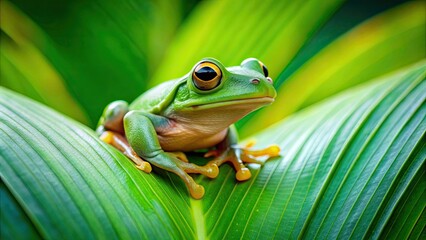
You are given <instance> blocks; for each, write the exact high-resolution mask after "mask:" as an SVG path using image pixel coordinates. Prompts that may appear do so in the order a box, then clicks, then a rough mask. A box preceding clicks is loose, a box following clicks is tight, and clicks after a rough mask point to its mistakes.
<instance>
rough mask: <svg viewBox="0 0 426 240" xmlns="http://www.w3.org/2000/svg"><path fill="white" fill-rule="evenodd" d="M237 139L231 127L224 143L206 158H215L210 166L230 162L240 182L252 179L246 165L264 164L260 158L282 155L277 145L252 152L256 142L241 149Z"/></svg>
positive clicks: (207, 154)
mask: <svg viewBox="0 0 426 240" xmlns="http://www.w3.org/2000/svg"><path fill="white" fill-rule="evenodd" d="M237 139H238V136H237V132H236V130H235V128H234V127H233V126H231V127H230V128H229V130H228V134H227V137H226V138H225V139H224V141H222V142H221V143H220V144H218V146H217V149H215V150H212V151H209V152H207V153H206V154H205V157H211V156H214V157H215V159H213V160H211V161H210V162H209V163H208V164H215V165H217V166H220V165H222V164H223V163H225V162H230V163H231V164H232V165H233V167H234V169H235V171H236V176H235V177H236V178H237V180H238V181H245V180H248V179H249V178H251V173H250V170H249V169H248V168H247V167H246V166H245V164H244V163H258V164H263V163H264V161H261V160H260V159H258V157H262V158H264V157H265V158H267V159H269V158H272V157H276V156H278V155H279V153H280V148H279V147H278V146H277V145H272V146H269V147H267V148H265V149H261V150H252V149H251V147H252V146H253V145H254V142H251V143H249V144H247V145H246V146H243V147H241V146H238V144H237V142H238V140H237Z"/></svg>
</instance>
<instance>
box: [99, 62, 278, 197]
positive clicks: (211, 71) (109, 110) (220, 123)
mask: <svg viewBox="0 0 426 240" xmlns="http://www.w3.org/2000/svg"><path fill="white" fill-rule="evenodd" d="M275 96H276V91H275V88H274V86H273V81H272V79H271V78H270V77H269V76H268V69H267V68H266V66H265V65H264V64H263V63H262V62H260V61H259V60H257V59H255V58H249V59H246V60H244V61H243V62H242V63H241V65H240V66H234V67H228V68H226V67H224V66H223V65H222V63H220V62H219V61H218V60H216V59H214V58H204V59H202V60H201V61H200V62H198V63H197V64H195V66H194V67H193V68H192V70H191V71H190V72H189V73H188V74H186V75H185V76H183V77H182V78H180V79H175V80H171V81H167V82H164V83H162V84H160V85H158V86H156V87H154V88H152V89H150V90H148V91H147V92H145V93H143V94H142V95H141V96H139V97H138V98H137V99H136V100H135V101H134V102H132V103H131V104H128V103H127V102H125V101H115V102H112V103H110V104H109V105H108V106H107V107H106V108H105V110H104V112H103V115H102V117H101V119H100V121H99V124H98V128H97V133H98V135H99V136H100V138H101V139H102V140H103V141H104V142H106V143H108V144H111V145H112V146H114V147H115V148H117V149H118V150H120V151H121V152H122V153H123V154H124V155H126V156H127V157H128V158H129V159H131V160H132V161H133V162H134V163H135V164H136V167H137V168H139V169H140V170H142V171H144V172H146V173H149V172H151V170H152V167H151V164H152V165H154V166H156V167H158V168H161V169H164V170H166V171H170V172H173V173H174V174H177V175H178V176H179V177H180V178H181V179H182V180H183V181H184V182H185V184H186V186H187V188H188V190H189V193H190V194H191V196H192V197H193V198H195V199H200V198H202V197H203V196H204V192H205V190H204V187H203V186H201V185H199V184H197V183H196V182H195V181H194V179H193V178H192V177H191V176H190V175H189V174H190V173H196V174H203V175H205V176H207V177H209V178H215V177H216V176H217V175H218V174H219V166H220V165H222V164H223V163H225V162H230V163H231V164H232V165H233V167H234V168H235V170H236V179H237V180H239V181H245V180H247V179H249V178H250V177H251V173H250V170H249V169H248V168H247V167H246V166H245V164H244V163H260V164H261V163H262V162H263V161H261V160H260V158H265V157H266V158H271V157H274V156H277V155H279V152H280V149H279V147H278V146H276V145H272V146H269V147H267V148H265V149H262V150H252V149H251V147H252V145H253V144H248V145H246V146H239V145H238V135H237V131H236V129H235V127H234V125H233V124H234V123H235V122H236V121H238V120H239V119H241V118H242V117H244V116H246V115H247V114H248V113H250V112H252V111H254V110H256V109H258V108H260V107H262V106H265V105H268V104H271V103H272V102H273V101H274V98H275ZM196 150H205V151H206V152H205V157H214V158H213V160H211V161H209V162H208V163H207V164H206V165H204V166H199V165H196V164H194V163H191V162H189V161H188V159H187V157H186V155H185V153H184V152H192V151H196Z"/></svg>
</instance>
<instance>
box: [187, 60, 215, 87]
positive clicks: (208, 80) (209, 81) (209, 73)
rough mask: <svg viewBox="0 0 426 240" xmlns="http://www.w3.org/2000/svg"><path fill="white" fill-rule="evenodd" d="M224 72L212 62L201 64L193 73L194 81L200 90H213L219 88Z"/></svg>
mask: <svg viewBox="0 0 426 240" xmlns="http://www.w3.org/2000/svg"><path fill="white" fill-rule="evenodd" d="M221 79H222V71H221V70H220V68H219V67H218V66H217V65H216V64H214V63H212V62H201V63H199V64H198V65H197V67H195V69H194V72H193V73H192V81H193V82H194V85H195V86H196V87H197V88H198V89H200V90H212V89H214V88H215V87H217V86H219V84H220V80H221Z"/></svg>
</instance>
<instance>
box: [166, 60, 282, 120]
mask: <svg viewBox="0 0 426 240" xmlns="http://www.w3.org/2000/svg"><path fill="white" fill-rule="evenodd" d="M181 80H182V83H186V84H182V85H181V86H180V87H179V89H178V91H177V93H176V97H175V98H174V102H173V105H174V107H173V108H174V111H183V112H187V111H188V110H189V111H191V112H201V111H206V110H207V111H208V113H215V114H216V113H218V112H224V113H225V112H227V113H229V114H232V112H234V113H235V114H232V115H235V117H234V118H241V117H242V116H244V115H246V114H247V113H249V112H251V111H253V110H255V109H258V108H260V107H262V106H264V105H267V104H270V103H272V102H273V101H274V98H275V96H276V91H275V88H274V86H273V82H272V79H271V78H270V77H269V76H268V70H267V68H266V66H265V65H264V64H263V63H262V62H260V61H259V60H257V59H255V58H249V59H246V60H244V61H243V62H242V63H241V64H240V66H234V67H228V68H225V67H224V66H223V65H222V63H220V62H219V61H218V60H216V59H214V58H204V59H202V60H201V61H200V62H198V63H197V64H195V65H194V67H193V68H192V70H191V71H190V72H189V73H188V74H187V75H186V76H185V77H184V78H183V79H181ZM209 115H210V114H209ZM216 115H217V114H216Z"/></svg>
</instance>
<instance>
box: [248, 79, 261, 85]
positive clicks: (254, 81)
mask: <svg viewBox="0 0 426 240" xmlns="http://www.w3.org/2000/svg"><path fill="white" fill-rule="evenodd" d="M250 82H251V83H253V84H256V85H257V84H259V83H260V80H259V79H257V78H255V79H252V80H251V81H250Z"/></svg>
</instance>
